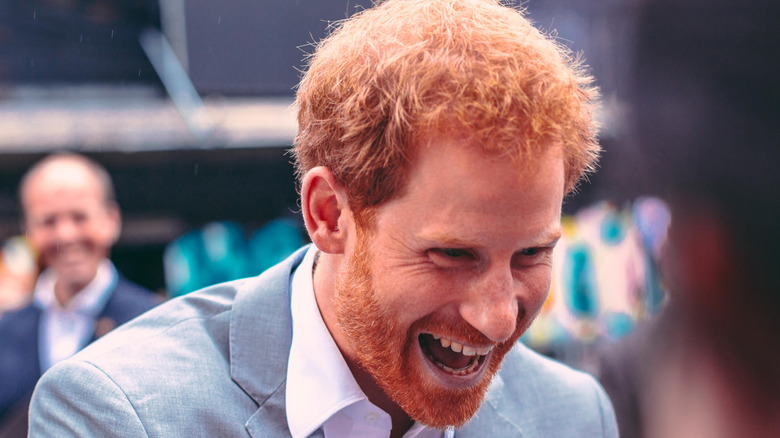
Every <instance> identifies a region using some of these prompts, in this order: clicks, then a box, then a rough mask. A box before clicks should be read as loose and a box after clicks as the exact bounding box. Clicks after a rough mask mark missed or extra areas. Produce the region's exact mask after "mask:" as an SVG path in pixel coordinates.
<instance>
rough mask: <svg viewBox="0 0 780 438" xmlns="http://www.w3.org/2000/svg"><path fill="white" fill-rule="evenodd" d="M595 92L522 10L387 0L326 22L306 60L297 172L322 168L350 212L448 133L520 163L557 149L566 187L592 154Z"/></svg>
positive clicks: (399, 181)
mask: <svg viewBox="0 0 780 438" xmlns="http://www.w3.org/2000/svg"><path fill="white" fill-rule="evenodd" d="M597 95H598V93H597V91H596V89H595V88H594V87H593V86H592V78H591V77H590V76H589V75H587V74H586V73H585V72H584V69H583V68H582V67H581V64H580V62H579V60H578V59H576V58H575V57H573V56H572V54H571V52H570V51H569V50H568V49H566V48H565V47H563V46H562V45H560V44H558V43H557V42H556V41H554V40H553V39H552V38H551V37H549V36H545V35H543V34H542V33H540V32H539V31H538V30H537V29H536V28H534V27H533V26H532V25H531V23H530V22H529V20H528V19H527V18H526V17H524V15H523V12H521V11H518V10H515V9H512V8H508V7H504V6H502V5H501V4H500V3H499V2H498V1H495V0H436V1H430V0H388V1H386V2H383V3H380V4H379V5H377V6H376V7H374V8H372V9H368V10H365V11H362V12H359V13H358V14H356V15H354V16H353V17H352V18H350V19H348V20H345V21H343V22H340V23H337V24H336V25H334V26H333V31H332V33H331V34H330V36H329V37H327V38H325V39H324V40H323V41H321V42H320V44H319V45H318V47H317V49H316V51H315V53H314V54H313V56H311V57H310V58H309V62H308V69H307V71H306V73H305V74H304V77H303V79H302V81H301V83H300V86H299V88H298V93H297V103H298V106H299V113H298V126H299V132H298V135H297V137H296V140H295V144H296V146H295V149H294V155H295V158H296V167H297V173H298V177H299V178H303V176H304V175H305V174H306V172H308V171H309V170H310V169H311V168H313V167H315V166H326V167H328V168H329V169H330V170H331V171H332V172H333V174H334V175H335V177H336V178H337V179H338V181H339V182H340V183H341V184H342V185H343V186H344V187H345V189H346V191H347V196H348V199H349V202H350V208H351V209H352V210H353V212H355V213H356V214H358V215H359V214H360V213H361V212H363V210H365V209H367V208H370V207H375V206H379V205H381V204H382V203H384V202H387V201H389V200H391V199H392V198H394V197H395V196H398V195H399V194H400V193H401V191H402V190H403V188H404V187H405V180H406V177H407V174H408V169H409V162H410V159H411V158H410V157H411V156H412V155H413V152H414V150H413V148H414V146H415V144H416V143H417V142H419V141H420V139H421V138H423V137H425V136H426V135H428V136H430V134H431V133H440V135H444V136H446V135H448V133H449V135H458V137H463V136H467V138H468V139H469V140H470V141H472V142H473V143H474V144H477V145H479V146H480V147H482V148H483V149H484V151H485V152H486V153H491V154H499V155H502V156H507V157H510V158H511V159H513V160H516V161H517V162H518V163H519V164H522V163H531V162H533V160H534V159H535V158H536V157H539V156H540V155H541V154H542V152H544V151H545V150H547V149H549V148H551V147H560V146H562V151H563V158H564V161H565V169H566V170H565V172H566V191H567V192H569V191H571V190H572V189H573V188H574V187H575V186H576V183H577V181H578V180H579V179H580V177H581V176H582V175H583V174H584V173H585V172H587V171H591V170H593V168H594V166H595V163H596V160H597V157H598V153H599V151H600V148H599V146H598V143H597V140H596V134H597V127H596V125H595V123H594V121H593V117H592V114H593V112H594V108H595V106H596V99H597ZM453 130H454V133H453V132H452V131H453Z"/></svg>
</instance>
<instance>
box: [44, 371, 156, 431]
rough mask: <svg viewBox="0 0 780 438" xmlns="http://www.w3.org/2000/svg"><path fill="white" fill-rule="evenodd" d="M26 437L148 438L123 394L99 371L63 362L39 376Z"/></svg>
mask: <svg viewBox="0 0 780 438" xmlns="http://www.w3.org/2000/svg"><path fill="white" fill-rule="evenodd" d="M29 436H30V437H35V438H37V437H148V434H147V432H146V430H145V428H144V425H143V424H142V423H141V420H140V419H139V418H138V415H137V414H136V411H135V409H134V408H133V406H132V404H131V403H130V401H129V400H128V398H127V396H126V395H125V393H124V392H123V391H122V389H121V388H119V387H118V386H117V385H116V383H115V382H114V381H113V380H112V379H111V378H110V377H109V376H108V375H106V374H105V373H104V372H103V371H101V370H100V369H98V368H97V367H95V366H94V365H92V364H90V363H87V362H83V361H65V362H62V363H60V364H58V365H56V366H54V367H53V368H51V369H50V370H49V371H47V372H46V373H45V374H44V375H43V377H42V378H41V379H40V381H39V382H38V384H37V385H36V387H35V391H34V392H33V397H32V401H31V404H30V431H29Z"/></svg>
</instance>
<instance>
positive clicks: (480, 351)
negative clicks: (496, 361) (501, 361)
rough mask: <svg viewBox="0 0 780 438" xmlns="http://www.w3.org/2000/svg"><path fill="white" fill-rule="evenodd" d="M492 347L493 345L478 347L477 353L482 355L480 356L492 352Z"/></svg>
mask: <svg viewBox="0 0 780 438" xmlns="http://www.w3.org/2000/svg"><path fill="white" fill-rule="evenodd" d="M492 349H493V346H492V345H491V346H490V347H481V348H477V354H478V355H480V356H484V355H486V354H488V353H490V350H492Z"/></svg>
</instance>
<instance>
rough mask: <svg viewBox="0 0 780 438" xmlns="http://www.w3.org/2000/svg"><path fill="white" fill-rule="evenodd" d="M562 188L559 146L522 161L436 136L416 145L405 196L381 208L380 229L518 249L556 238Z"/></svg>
mask: <svg viewBox="0 0 780 438" xmlns="http://www.w3.org/2000/svg"><path fill="white" fill-rule="evenodd" d="M563 190H564V164H563V158H562V152H561V150H560V147H550V148H549V149H548V150H547V151H545V152H542V153H540V154H539V155H538V156H536V157H535V158H534V159H533V160H527V161H526V162H525V163H518V162H516V161H515V160H512V159H508V158H504V157H501V156H496V155H493V154H485V153H484V152H483V151H482V149H481V148H480V147H479V146H478V145H474V144H472V143H469V142H468V141H462V140H458V139H452V138H448V137H440V138H434V139H430V140H429V141H427V142H421V143H420V144H419V145H418V147H417V150H416V151H415V153H414V156H413V159H412V162H411V166H410V169H409V174H408V180H407V185H406V189H405V190H404V193H403V194H401V196H399V197H397V198H395V199H393V200H391V201H389V202H388V203H387V204H385V205H383V206H382V207H380V208H379V209H378V211H377V213H378V214H377V220H378V222H377V224H378V225H380V227H381V225H382V224H381V222H382V221H384V222H385V223H386V225H388V226H391V227H392V226H394V225H395V226H397V227H406V228H408V229H414V231H413V232H414V233H415V234H416V235H420V236H421V235H428V234H430V235H442V236H452V237H453V238H457V239H461V238H467V239H471V238H473V239H476V240H490V239H493V243H495V241H496V240H501V239H510V240H511V241H512V242H513V244H514V243H517V242H516V241H518V240H524V241H525V240H529V239H532V238H535V236H549V235H554V234H555V231H556V230H557V228H558V226H559V220H560V211H561V210H560V209H561V204H562V201H563Z"/></svg>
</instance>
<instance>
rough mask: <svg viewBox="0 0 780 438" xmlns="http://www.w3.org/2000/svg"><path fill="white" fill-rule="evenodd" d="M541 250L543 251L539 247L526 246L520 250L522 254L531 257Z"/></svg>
mask: <svg viewBox="0 0 780 438" xmlns="http://www.w3.org/2000/svg"><path fill="white" fill-rule="evenodd" d="M539 251H541V250H540V249H539V248H526V249H524V250H522V251H521V252H520V254H522V255H524V256H526V257H530V256H535V255H536V254H539Z"/></svg>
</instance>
